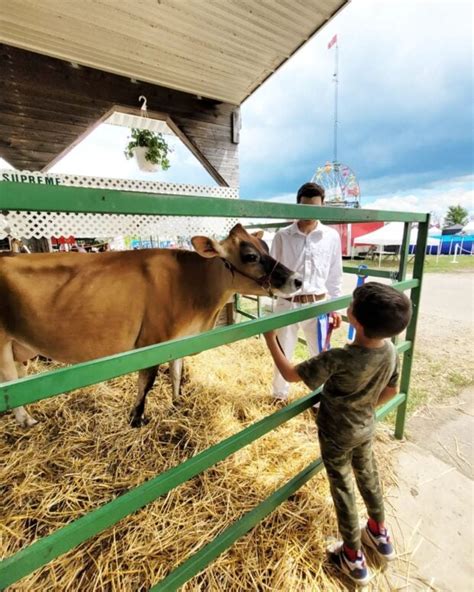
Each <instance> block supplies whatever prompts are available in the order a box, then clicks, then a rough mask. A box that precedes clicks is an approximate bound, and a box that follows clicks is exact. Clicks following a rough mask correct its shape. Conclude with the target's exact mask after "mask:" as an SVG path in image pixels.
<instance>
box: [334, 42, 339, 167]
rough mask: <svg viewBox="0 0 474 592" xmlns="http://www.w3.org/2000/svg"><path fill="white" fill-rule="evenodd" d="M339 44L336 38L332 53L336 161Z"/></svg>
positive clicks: (335, 157) (335, 153)
mask: <svg viewBox="0 0 474 592" xmlns="http://www.w3.org/2000/svg"><path fill="white" fill-rule="evenodd" d="M338 74H339V45H338V41H337V38H336V51H335V54H334V74H333V80H334V162H335V163H336V162H337V124H338V121H337V117H338V111H337V107H338V87H339V78H338Z"/></svg>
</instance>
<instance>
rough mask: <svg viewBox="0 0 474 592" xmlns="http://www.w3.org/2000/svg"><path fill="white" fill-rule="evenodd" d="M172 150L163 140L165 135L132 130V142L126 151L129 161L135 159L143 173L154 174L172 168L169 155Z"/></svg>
mask: <svg viewBox="0 0 474 592" xmlns="http://www.w3.org/2000/svg"><path fill="white" fill-rule="evenodd" d="M170 152H172V150H171V148H170V147H169V146H168V144H167V143H166V140H165V139H164V138H163V134H160V133H155V132H152V131H150V130H147V129H138V128H132V136H131V140H130V142H129V143H128V145H127V147H126V149H125V157H126V158H127V159H130V158H133V157H135V159H136V161H137V164H138V167H139V169H140V170H142V171H147V172H154V171H159V170H160V169H162V170H163V171H167V170H168V169H169V168H170V166H171V165H170V161H169V159H168V154H169V153H170Z"/></svg>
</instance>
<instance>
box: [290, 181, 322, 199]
mask: <svg viewBox="0 0 474 592" xmlns="http://www.w3.org/2000/svg"><path fill="white" fill-rule="evenodd" d="M303 197H320V198H321V202H322V203H324V189H323V188H322V187H321V185H318V184H317V183H305V184H304V185H301V187H300V188H299V189H298V193H297V194H296V203H300V202H301V199H302V198H303Z"/></svg>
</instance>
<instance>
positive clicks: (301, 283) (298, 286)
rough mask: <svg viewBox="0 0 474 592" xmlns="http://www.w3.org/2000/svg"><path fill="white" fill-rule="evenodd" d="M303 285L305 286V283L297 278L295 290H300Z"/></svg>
mask: <svg viewBox="0 0 474 592" xmlns="http://www.w3.org/2000/svg"><path fill="white" fill-rule="evenodd" d="M302 285H303V282H302V281H301V280H299V279H298V278H295V288H296V289H297V290H299V289H300V288H301V286H302Z"/></svg>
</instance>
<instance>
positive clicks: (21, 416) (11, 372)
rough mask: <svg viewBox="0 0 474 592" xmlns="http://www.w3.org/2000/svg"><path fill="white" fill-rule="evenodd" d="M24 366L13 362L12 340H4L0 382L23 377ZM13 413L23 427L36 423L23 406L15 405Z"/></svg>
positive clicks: (0, 351)
mask: <svg viewBox="0 0 474 592" xmlns="http://www.w3.org/2000/svg"><path fill="white" fill-rule="evenodd" d="M26 370H27V368H26V366H25V365H24V364H21V363H15V360H14V358H13V346H12V342H11V341H10V342H6V343H3V344H1V345H0V382H8V381H9V380H16V379H17V378H23V376H25V375H26ZM13 415H14V416H15V419H16V421H17V423H18V424H19V425H20V426H21V427H23V428H29V427H31V426H34V425H35V423H38V422H37V421H36V419H33V418H32V417H31V415H30V414H29V413H28V412H27V411H26V409H25V408H24V407H16V408H15V409H13Z"/></svg>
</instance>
